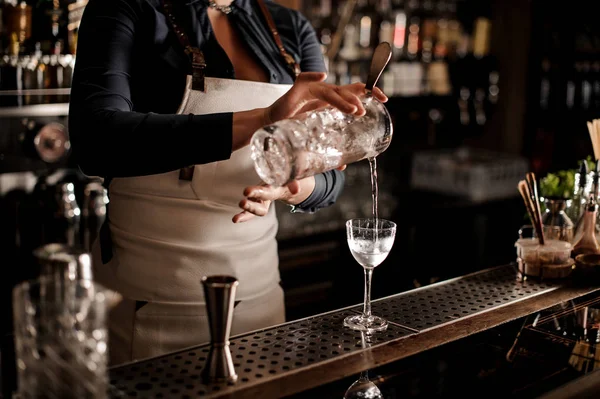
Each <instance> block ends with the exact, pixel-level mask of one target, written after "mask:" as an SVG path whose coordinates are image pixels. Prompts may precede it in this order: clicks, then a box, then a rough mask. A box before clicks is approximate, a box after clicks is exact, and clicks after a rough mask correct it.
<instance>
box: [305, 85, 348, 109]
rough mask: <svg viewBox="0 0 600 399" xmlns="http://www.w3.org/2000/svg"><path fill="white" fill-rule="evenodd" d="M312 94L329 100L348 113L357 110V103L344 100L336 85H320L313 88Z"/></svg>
mask: <svg viewBox="0 0 600 399" xmlns="http://www.w3.org/2000/svg"><path fill="white" fill-rule="evenodd" d="M311 94H312V95H313V96H314V97H316V98H318V99H320V100H323V101H327V102H328V103H329V104H331V105H333V106H334V107H336V108H337V109H339V110H340V111H342V112H344V113H346V114H354V113H355V112H356V111H357V108H356V105H354V104H351V103H348V102H347V101H346V100H344V98H343V97H342V96H340V94H339V93H338V92H337V90H336V89H335V88H334V86H318V88H316V89H314V90H311Z"/></svg>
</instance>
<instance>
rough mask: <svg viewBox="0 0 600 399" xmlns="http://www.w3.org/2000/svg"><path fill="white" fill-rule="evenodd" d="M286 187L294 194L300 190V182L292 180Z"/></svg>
mask: <svg viewBox="0 0 600 399" xmlns="http://www.w3.org/2000/svg"><path fill="white" fill-rule="evenodd" d="M286 187H287V189H288V191H289V192H290V194H291V195H296V194H298V193H299V192H300V182H299V181H298V180H293V181H292V182H290V183H288V184H287V185H286Z"/></svg>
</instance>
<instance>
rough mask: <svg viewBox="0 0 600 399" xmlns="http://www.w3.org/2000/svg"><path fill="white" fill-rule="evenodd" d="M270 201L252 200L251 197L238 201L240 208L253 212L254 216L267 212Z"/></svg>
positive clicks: (263, 214)
mask: <svg viewBox="0 0 600 399" xmlns="http://www.w3.org/2000/svg"><path fill="white" fill-rule="evenodd" d="M270 204H271V201H254V200H251V199H243V200H241V201H240V204H239V205H240V208H242V209H243V210H244V211H246V212H250V213H253V214H255V215H256V216H265V215H266V214H267V213H268V212H269V205H270Z"/></svg>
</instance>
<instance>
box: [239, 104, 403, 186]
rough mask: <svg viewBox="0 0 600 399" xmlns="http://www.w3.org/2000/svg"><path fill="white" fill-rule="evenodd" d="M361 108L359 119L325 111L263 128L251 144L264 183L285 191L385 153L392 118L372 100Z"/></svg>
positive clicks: (313, 112)
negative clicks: (297, 182)
mask: <svg viewBox="0 0 600 399" xmlns="http://www.w3.org/2000/svg"><path fill="white" fill-rule="evenodd" d="M363 104H364V107H365V110H366V114H365V115H364V116H360V117H358V116H354V115H349V114H345V113H343V112H341V111H339V110H338V109H336V108H333V107H326V108H323V109H320V110H317V111H311V112H307V113H304V114H302V115H299V116H297V117H295V118H292V119H284V120H281V121H278V122H276V123H274V124H271V125H268V126H265V127H263V128H261V129H259V130H258V131H257V132H256V133H254V135H253V137H252V140H251V142H250V145H251V150H252V159H253V160H254V166H255V169H256V172H257V173H258V175H259V176H260V178H261V179H262V180H263V181H264V182H265V183H267V184H270V185H273V186H282V185H285V184H287V183H289V182H290V181H292V180H295V179H302V178H305V177H308V176H313V175H316V174H318V173H322V172H325V171H328V170H332V169H335V168H338V167H340V166H342V165H348V164H351V163H354V162H357V161H360V160H363V159H366V158H373V157H376V156H377V155H379V154H381V153H382V152H383V151H385V150H386V149H387V148H388V147H389V145H390V143H391V140H392V135H393V127H392V118H391V116H390V114H389V112H388V110H387V108H386V107H385V105H384V104H383V103H381V102H380V101H378V100H377V99H375V98H374V97H365V98H364V99H363Z"/></svg>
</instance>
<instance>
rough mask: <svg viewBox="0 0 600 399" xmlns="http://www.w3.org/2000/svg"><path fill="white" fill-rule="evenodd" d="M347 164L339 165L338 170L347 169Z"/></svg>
mask: <svg viewBox="0 0 600 399" xmlns="http://www.w3.org/2000/svg"><path fill="white" fill-rule="evenodd" d="M346 166H347V165H342V166H338V167H337V168H336V169H337V170H345V169H346Z"/></svg>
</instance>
